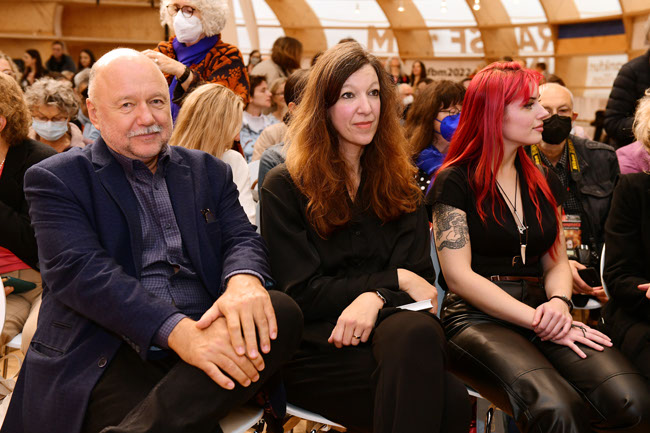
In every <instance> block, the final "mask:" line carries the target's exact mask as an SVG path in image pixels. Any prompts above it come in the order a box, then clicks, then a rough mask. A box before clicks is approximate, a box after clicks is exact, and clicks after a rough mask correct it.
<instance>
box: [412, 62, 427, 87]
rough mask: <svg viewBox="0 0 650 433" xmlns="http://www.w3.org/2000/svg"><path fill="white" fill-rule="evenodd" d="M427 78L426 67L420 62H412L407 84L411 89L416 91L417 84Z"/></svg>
mask: <svg viewBox="0 0 650 433" xmlns="http://www.w3.org/2000/svg"><path fill="white" fill-rule="evenodd" d="M425 78H427V67H426V66H424V63H422V61H420V60H416V61H414V62H413V65H412V66H411V75H410V76H409V84H410V85H411V87H413V89H414V90H415V89H417V87H418V84H420V82H422V81H423V80H424V79H425Z"/></svg>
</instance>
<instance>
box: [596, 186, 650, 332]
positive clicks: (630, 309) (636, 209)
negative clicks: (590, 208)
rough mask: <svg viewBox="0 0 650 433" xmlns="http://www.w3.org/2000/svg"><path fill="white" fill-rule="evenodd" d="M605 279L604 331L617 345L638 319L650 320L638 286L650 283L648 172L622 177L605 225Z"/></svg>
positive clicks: (649, 305)
mask: <svg viewBox="0 0 650 433" xmlns="http://www.w3.org/2000/svg"><path fill="white" fill-rule="evenodd" d="M605 241H606V245H607V250H606V252H605V271H604V278H605V283H606V284H607V289H608V290H609V292H610V296H611V300H610V301H609V302H608V303H607V304H605V307H604V310H603V320H604V324H605V330H606V331H607V332H608V333H609V334H610V337H612V339H613V340H614V342H615V343H616V344H620V343H621V342H622V339H623V337H624V336H625V332H626V331H627V330H628V328H629V327H630V326H632V325H633V324H635V323H637V322H641V321H643V322H646V323H650V300H648V298H646V296H645V292H643V291H641V290H639V289H638V288H637V286H638V285H639V284H643V283H649V282H650V174H646V173H633V174H626V175H623V176H621V178H620V181H619V183H618V185H617V186H616V189H615V190H614V198H613V199H612V207H611V210H610V212H609V218H608V219H607V223H606V225H605Z"/></svg>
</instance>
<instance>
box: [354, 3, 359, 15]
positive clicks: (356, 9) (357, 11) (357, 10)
mask: <svg viewBox="0 0 650 433" xmlns="http://www.w3.org/2000/svg"><path fill="white" fill-rule="evenodd" d="M354 12H356V13H358V14H360V13H361V9H359V3H357V7H356V8H355V9H354Z"/></svg>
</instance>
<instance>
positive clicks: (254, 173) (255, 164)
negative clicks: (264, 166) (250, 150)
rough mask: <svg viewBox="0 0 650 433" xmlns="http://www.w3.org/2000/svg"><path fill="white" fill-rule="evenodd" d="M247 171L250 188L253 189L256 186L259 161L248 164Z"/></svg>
mask: <svg viewBox="0 0 650 433" xmlns="http://www.w3.org/2000/svg"><path fill="white" fill-rule="evenodd" d="M248 171H249V173H250V176H251V186H252V187H253V189H254V188H255V186H256V185H257V178H258V177H259V175H260V160H259V159H258V160H257V161H251V162H249V163H248Z"/></svg>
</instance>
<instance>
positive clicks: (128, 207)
mask: <svg viewBox="0 0 650 433" xmlns="http://www.w3.org/2000/svg"><path fill="white" fill-rule="evenodd" d="M92 150H93V153H92V161H93V164H95V166H99V167H98V169H97V175H98V176H99V179H100V180H101V182H102V184H103V186H104V188H105V189H106V191H107V192H108V193H109V195H110V196H111V197H112V198H113V201H114V202H115V203H117V205H118V206H119V208H120V210H121V211H122V213H123V214H124V216H125V217H126V221H127V224H128V226H129V233H130V235H131V252H132V253H133V263H134V264H135V269H136V273H137V275H136V278H140V272H141V271H142V227H141V224H140V214H139V212H138V201H137V199H136V197H135V194H134V193H133V189H132V188H131V185H130V184H129V181H128V180H127V179H126V175H125V174H124V170H123V169H122V167H121V166H120V164H119V162H117V160H116V159H115V158H114V157H113V155H111V153H110V151H109V150H108V148H107V147H106V143H105V142H104V139H103V138H99V140H98V141H97V143H96V144H94V146H93V149H92Z"/></svg>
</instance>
